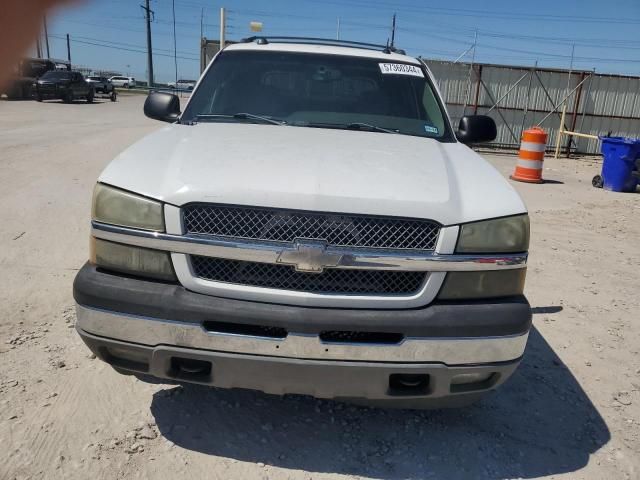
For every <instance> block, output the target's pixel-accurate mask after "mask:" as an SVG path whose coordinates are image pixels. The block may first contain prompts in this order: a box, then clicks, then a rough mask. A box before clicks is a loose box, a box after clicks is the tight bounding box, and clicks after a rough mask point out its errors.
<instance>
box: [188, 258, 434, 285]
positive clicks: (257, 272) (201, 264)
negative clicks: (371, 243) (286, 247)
mask: <svg viewBox="0 0 640 480" xmlns="http://www.w3.org/2000/svg"><path fill="white" fill-rule="evenodd" d="M191 265H192V268H193V271H194V274H195V276H196V277H199V278H203V279H205V280H211V281H215V282H224V283H233V284H239V285H249V286H254V287H263V288H275V289H280V290H295V291H301V292H313V293H328V294H368V295H377V294H383V295H408V294H411V293H415V292H417V291H418V289H419V288H420V287H421V286H422V284H423V283H424V280H425V278H426V275H427V274H426V273H425V272H397V271H387V270H343V269H326V270H325V271H324V272H322V273H307V272H298V271H296V270H295V268H294V267H292V266H289V265H276V264H268V263H257V262H245V261H239V260H226V259H221V258H211V257H201V256H197V255H192V256H191Z"/></svg>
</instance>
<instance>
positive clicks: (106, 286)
mask: <svg viewBox="0 0 640 480" xmlns="http://www.w3.org/2000/svg"><path fill="white" fill-rule="evenodd" d="M73 295H74V298H75V300H76V302H77V303H78V304H80V305H83V306H86V307H90V308H97V309H103V310H108V311H113V312H119V313H126V314H130V315H138V316H144V317H153V318H158V319H167V320H175V321H181V322H189V323H194V324H202V323H204V322H208V321H216V322H221V323H228V324H240V325H242V324H244V325H258V326H265V327H275V328H282V329H285V330H286V331H288V332H295V333H306V334H318V333H320V332H323V331H330V330H345V329H348V330H354V331H362V332H385V333H397V334H401V335H404V336H407V337H458V338H459V337H500V336H507V335H521V334H525V333H526V332H528V331H529V328H530V327H531V308H530V306H529V303H528V302H527V300H526V299H525V298H524V297H512V298H502V299H495V300H483V301H467V302H451V303H433V304H431V305H429V306H428V307H423V308H417V309H404V310H367V309H335V308H315V307H299V306H290V305H277V304H267V303H259V302H250V301H243V300H234V299H228V298H219V297H212V296H209V295H202V294H199V293H194V292H191V291H189V290H186V289H185V288H184V287H182V286H181V285H176V284H168V283H161V282H157V281H150V280H143V279H139V278H131V277H126V276H123V275H118V274H112V273H107V272H104V271H100V270H99V269H96V268H95V267H93V266H91V265H89V264H87V265H85V266H84V267H83V268H82V269H81V270H80V272H79V273H78V275H77V276H76V279H75V282H74V285H73Z"/></svg>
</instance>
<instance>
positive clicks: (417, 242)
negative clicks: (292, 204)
mask: <svg viewBox="0 0 640 480" xmlns="http://www.w3.org/2000/svg"><path fill="white" fill-rule="evenodd" d="M183 218H184V225H185V229H186V233H188V234H205V235H219V236H226V237H235V238H245V239H255V240H268V241H280V242H292V241H294V240H296V239H298V238H306V239H317V240H324V241H326V242H327V244H329V245H333V246H340V247H363V248H386V249H402V250H434V249H435V247H436V243H437V241H438V234H439V232H440V226H439V225H438V224H437V223H435V222H432V221H429V220H420V219H402V218H393V217H371V216H364V215H351V214H333V213H315V212H302V211H286V210H274V209H268V208H256V207H231V206H225V205H212V204H193V205H190V206H187V207H185V208H184V210H183Z"/></svg>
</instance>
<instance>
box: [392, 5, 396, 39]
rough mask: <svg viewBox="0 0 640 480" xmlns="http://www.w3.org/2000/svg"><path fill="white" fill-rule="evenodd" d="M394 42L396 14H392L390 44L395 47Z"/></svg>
mask: <svg viewBox="0 0 640 480" xmlns="http://www.w3.org/2000/svg"><path fill="white" fill-rule="evenodd" d="M395 43H396V14H395V13H394V14H393V22H392V23H391V46H392V47H395Z"/></svg>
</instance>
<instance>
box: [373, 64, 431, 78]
mask: <svg viewBox="0 0 640 480" xmlns="http://www.w3.org/2000/svg"><path fill="white" fill-rule="evenodd" d="M378 65H379V66H380V71H381V72H382V73H384V74H385V75H411V76H412V77H422V78H424V74H423V73H422V69H421V68H420V67H416V66H415V65H407V64H406V63H379V64H378Z"/></svg>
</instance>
